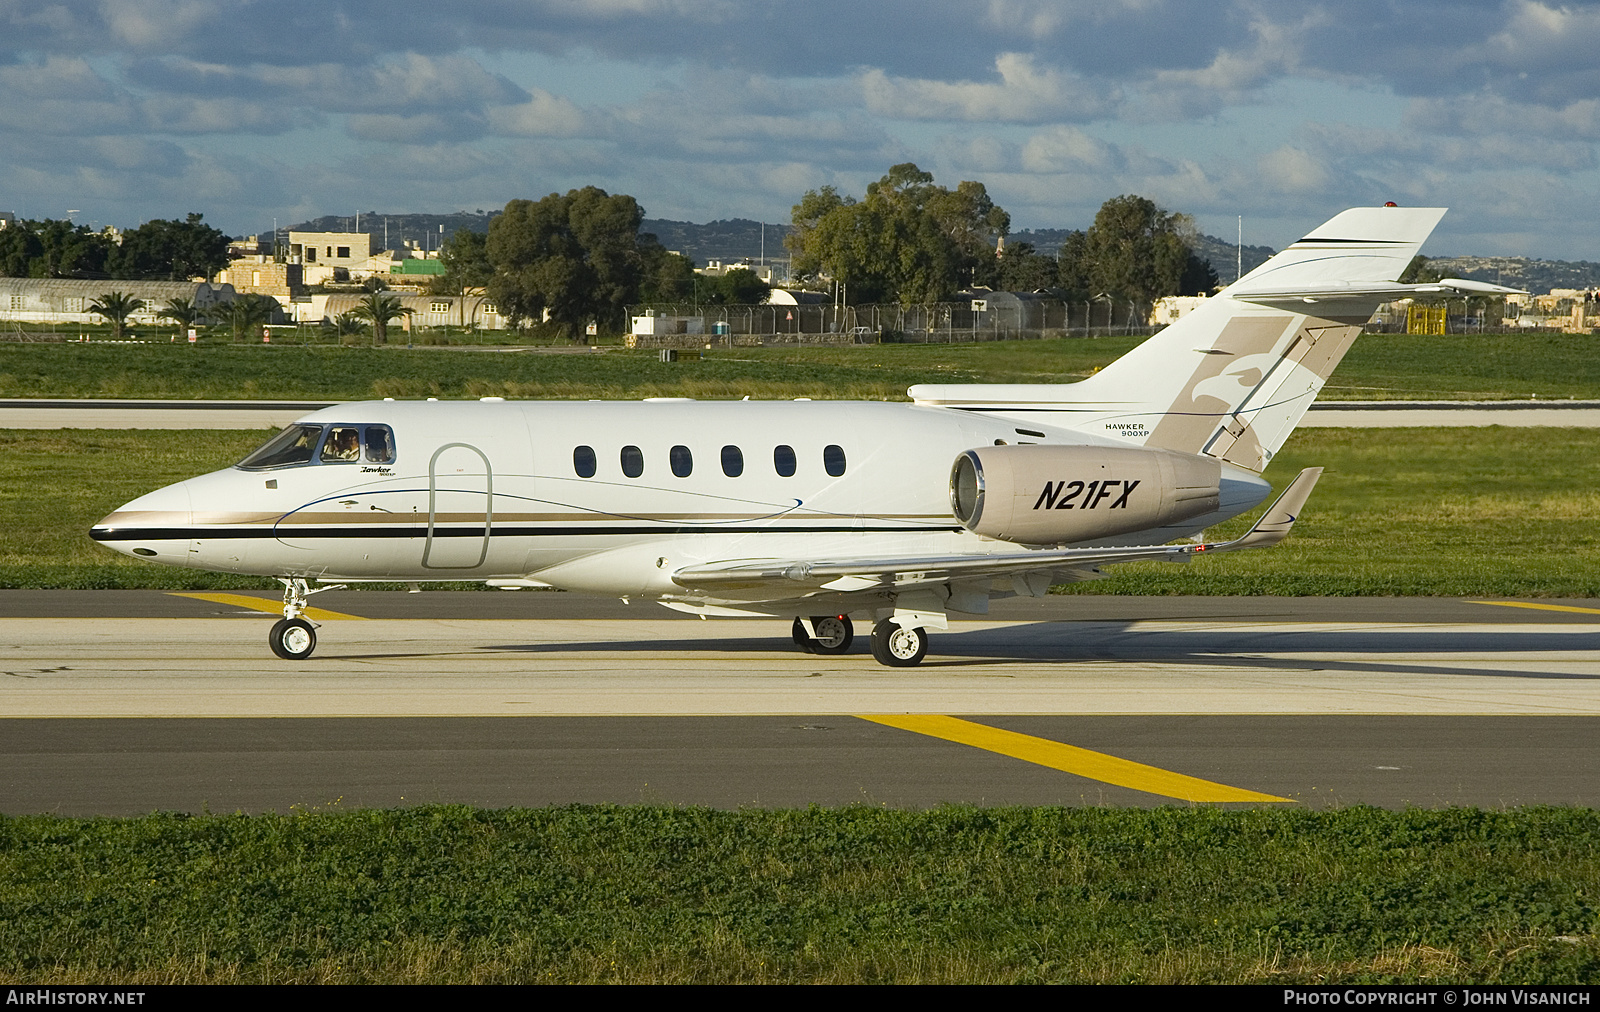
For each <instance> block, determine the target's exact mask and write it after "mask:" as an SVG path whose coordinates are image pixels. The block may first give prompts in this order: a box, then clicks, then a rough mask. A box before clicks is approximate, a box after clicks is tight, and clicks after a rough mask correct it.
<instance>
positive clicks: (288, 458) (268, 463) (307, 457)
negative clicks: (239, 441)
mask: <svg viewBox="0 0 1600 1012" xmlns="http://www.w3.org/2000/svg"><path fill="white" fill-rule="evenodd" d="M321 438H322V426H320V425H291V426H289V427H288V428H287V429H284V430H283V431H282V432H280V433H278V434H277V435H276V436H273V437H272V438H271V439H269V440H267V441H266V442H265V443H263V444H262V445H261V448H260V449H258V450H256V452H254V453H252V454H250V456H248V457H246V458H244V459H243V460H241V461H239V463H238V465H237V466H239V467H240V468H243V469H244V470H246V471H264V470H266V469H267V468H269V467H288V466H290V465H291V464H309V463H310V462H311V455H312V454H313V453H314V452H316V449H317V440H319V439H321Z"/></svg>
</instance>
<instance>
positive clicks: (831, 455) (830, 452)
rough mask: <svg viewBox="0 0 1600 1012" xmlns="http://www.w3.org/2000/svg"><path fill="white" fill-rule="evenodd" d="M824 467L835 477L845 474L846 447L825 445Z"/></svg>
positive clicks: (823, 450)
mask: <svg viewBox="0 0 1600 1012" xmlns="http://www.w3.org/2000/svg"><path fill="white" fill-rule="evenodd" d="M822 469H823V470H825V471H827V472H828V473H829V474H831V475H833V476H834V477H835V478H837V477H839V476H840V475H841V474H844V447H842V446H825V447H823V448H822Z"/></svg>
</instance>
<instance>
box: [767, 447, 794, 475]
mask: <svg viewBox="0 0 1600 1012" xmlns="http://www.w3.org/2000/svg"><path fill="white" fill-rule="evenodd" d="M772 466H773V467H774V468H776V469H777V471H778V473H779V474H780V475H782V476H783V477H785V478H793V477H794V447H792V446H776V447H773V449H772Z"/></svg>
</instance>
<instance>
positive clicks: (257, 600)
mask: <svg viewBox="0 0 1600 1012" xmlns="http://www.w3.org/2000/svg"><path fill="white" fill-rule="evenodd" d="M169 596H171V597H192V598H194V599H195V600H196V601H210V602H212V603H213V604H227V605H232V606H233V607H235V608H248V609H250V610H251V611H261V612H266V613H267V614H268V615H277V614H281V613H282V612H283V605H282V603H281V602H278V601H275V600H273V599H272V598H270V597H253V596H251V595H249V594H198V593H195V594H189V593H185V594H171V595H169ZM305 616H306V618H309V619H311V620H312V621H313V622H334V621H337V620H339V619H346V618H348V619H358V620H359V619H360V618H361V616H360V615H346V614H345V613H344V612H342V611H329V610H328V609H326V608H307V609H306V610H305Z"/></svg>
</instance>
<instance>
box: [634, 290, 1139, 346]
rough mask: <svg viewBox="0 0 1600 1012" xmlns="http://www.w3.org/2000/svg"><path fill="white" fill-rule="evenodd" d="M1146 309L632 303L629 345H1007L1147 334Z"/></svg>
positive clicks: (991, 302)
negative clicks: (1059, 338) (996, 343)
mask: <svg viewBox="0 0 1600 1012" xmlns="http://www.w3.org/2000/svg"><path fill="white" fill-rule="evenodd" d="M1148 312H1149V311H1148V307H1145V306H1141V305H1137V304H1130V303H1127V302H1123V301H1112V300H1110V299H1104V298H1102V299H1098V300H1092V301H1089V302H1067V301H1063V300H1060V299H1053V298H1044V297H1037V296H1032V295H1030V294H1028V293H1015V292H994V293H988V294H986V295H985V296H983V297H981V298H972V299H967V300H963V301H961V302H939V303H934V304H931V305H917V306H902V305H899V304H897V303H895V304H889V305H862V306H844V305H831V304H820V305H819V304H808V305H784V304H773V305H760V306H695V305H691V304H681V303H680V304H654V305H648V306H631V307H629V309H628V318H629V320H630V322H631V324H632V326H631V327H630V330H631V333H630V334H629V337H628V343H629V345H630V346H633V347H640V348H650V347H659V348H665V347H688V346H699V345H704V344H713V345H717V344H726V345H731V346H737V345H755V344H763V345H771V344H876V343H913V344H920V343H940V344H943V343H959V342H971V341H1012V340H1026V339H1040V338H1053V337H1088V336H1099V335H1105V334H1150V333H1153V332H1154V331H1155V330H1157V329H1159V328H1156V327H1151V326H1149V322H1148Z"/></svg>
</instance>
